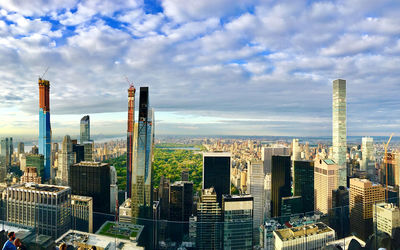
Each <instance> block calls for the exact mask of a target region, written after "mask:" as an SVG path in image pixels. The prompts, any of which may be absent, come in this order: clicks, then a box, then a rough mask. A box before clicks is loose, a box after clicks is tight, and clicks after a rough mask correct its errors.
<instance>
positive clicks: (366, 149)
mask: <svg viewBox="0 0 400 250" xmlns="http://www.w3.org/2000/svg"><path fill="white" fill-rule="evenodd" d="M361 150H362V162H361V170H364V171H367V172H368V174H373V172H372V171H373V169H371V168H373V167H375V166H374V165H375V164H373V163H374V161H375V157H374V139H373V138H372V137H363V138H362V141H361ZM371 163H372V164H371ZM369 165H370V167H368V166H369Z"/></svg>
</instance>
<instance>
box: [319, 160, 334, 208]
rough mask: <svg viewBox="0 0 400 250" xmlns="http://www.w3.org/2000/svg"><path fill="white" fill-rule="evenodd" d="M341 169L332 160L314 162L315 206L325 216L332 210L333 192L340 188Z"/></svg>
mask: <svg viewBox="0 0 400 250" xmlns="http://www.w3.org/2000/svg"><path fill="white" fill-rule="evenodd" d="M338 171H339V168H338V166H337V165H336V163H335V162H334V161H332V160H331V159H325V160H322V159H318V158H316V159H315V161H314V206H315V210H318V211H320V212H322V213H324V214H327V213H328V212H329V211H330V210H331V208H332V191H333V190H336V189H337V188H338V177H337V176H338Z"/></svg>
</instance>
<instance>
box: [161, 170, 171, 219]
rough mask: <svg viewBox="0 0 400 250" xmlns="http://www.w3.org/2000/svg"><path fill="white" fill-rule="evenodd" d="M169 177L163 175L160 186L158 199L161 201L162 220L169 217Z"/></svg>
mask: <svg viewBox="0 0 400 250" xmlns="http://www.w3.org/2000/svg"><path fill="white" fill-rule="evenodd" d="M169 185H170V182H169V179H168V178H165V177H164V176H161V178H160V185H159V186H158V200H159V201H160V207H161V208H160V210H161V211H160V217H161V219H162V220H168V218H169Z"/></svg>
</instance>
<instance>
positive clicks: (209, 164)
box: [203, 153, 231, 205]
mask: <svg viewBox="0 0 400 250" xmlns="http://www.w3.org/2000/svg"><path fill="white" fill-rule="evenodd" d="M230 176H231V156H230V154H229V153H204V154H203V189H207V188H211V187H213V188H214V190H215V192H216V194H217V201H218V203H219V204H220V205H221V204H222V195H223V194H230V193H231V177H230Z"/></svg>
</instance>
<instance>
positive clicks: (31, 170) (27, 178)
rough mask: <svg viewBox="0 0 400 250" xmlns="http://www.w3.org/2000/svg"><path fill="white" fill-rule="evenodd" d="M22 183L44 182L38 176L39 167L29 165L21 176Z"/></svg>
mask: <svg viewBox="0 0 400 250" xmlns="http://www.w3.org/2000/svg"><path fill="white" fill-rule="evenodd" d="M20 182H21V184H23V183H28V182H33V183H36V184H40V183H42V178H41V177H40V176H38V173H37V169H36V168H35V167H27V168H26V169H25V171H24V174H23V175H22V176H21V181H20Z"/></svg>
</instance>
